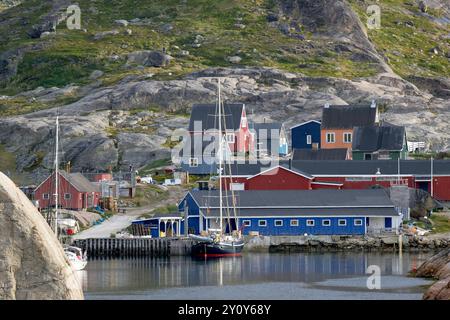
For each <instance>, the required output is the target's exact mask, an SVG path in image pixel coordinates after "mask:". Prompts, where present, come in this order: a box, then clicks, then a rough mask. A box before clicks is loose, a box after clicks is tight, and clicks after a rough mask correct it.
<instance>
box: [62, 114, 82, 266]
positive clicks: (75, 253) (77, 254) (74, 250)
mask: <svg viewBox="0 0 450 320" xmlns="http://www.w3.org/2000/svg"><path fill="white" fill-rule="evenodd" d="M54 196H55V219H54V228H55V235H56V237H57V238H58V239H59V237H58V236H59V229H60V227H61V225H63V224H64V223H67V222H68V221H67V219H61V220H62V223H60V221H59V220H60V219H59V118H58V117H56V137H55V194H54ZM63 249H64V254H65V255H66V257H67V260H69V263H70V265H71V267H72V270H74V271H80V270H83V269H84V268H85V267H86V265H87V254H86V252H84V253H83V250H82V249H81V248H78V247H75V246H65V247H64V248H63Z"/></svg>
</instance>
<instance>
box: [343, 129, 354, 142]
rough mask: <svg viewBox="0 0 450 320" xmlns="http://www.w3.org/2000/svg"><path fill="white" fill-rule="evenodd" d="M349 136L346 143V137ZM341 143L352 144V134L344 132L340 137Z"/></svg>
mask: <svg viewBox="0 0 450 320" xmlns="http://www.w3.org/2000/svg"><path fill="white" fill-rule="evenodd" d="M347 136H349V137H350V140H348V141H347V139H346V137H347ZM342 141H344V143H352V141H353V134H352V133H351V132H344V134H343V135H342Z"/></svg>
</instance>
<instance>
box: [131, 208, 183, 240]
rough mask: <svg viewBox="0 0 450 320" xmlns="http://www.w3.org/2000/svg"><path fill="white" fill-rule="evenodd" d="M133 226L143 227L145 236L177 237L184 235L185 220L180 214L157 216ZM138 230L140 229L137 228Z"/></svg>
mask: <svg viewBox="0 0 450 320" xmlns="http://www.w3.org/2000/svg"><path fill="white" fill-rule="evenodd" d="M131 224H132V226H133V227H134V226H142V228H140V229H141V230H142V231H143V234H139V235H146V236H151V237H152V238H162V237H176V236H180V235H183V234H184V220H183V217H182V215H181V214H180V213H179V212H175V213H170V214H155V215H154V216H153V217H151V218H148V219H139V220H134V221H132V222H131ZM136 229H138V228H136Z"/></svg>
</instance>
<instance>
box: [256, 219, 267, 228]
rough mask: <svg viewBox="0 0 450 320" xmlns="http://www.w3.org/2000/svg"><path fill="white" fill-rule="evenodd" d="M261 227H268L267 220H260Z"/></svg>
mask: <svg viewBox="0 0 450 320" xmlns="http://www.w3.org/2000/svg"><path fill="white" fill-rule="evenodd" d="M258 226H259V227H267V220H258Z"/></svg>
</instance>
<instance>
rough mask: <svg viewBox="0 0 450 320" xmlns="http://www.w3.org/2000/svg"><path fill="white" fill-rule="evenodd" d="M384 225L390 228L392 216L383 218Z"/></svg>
mask: <svg viewBox="0 0 450 320" xmlns="http://www.w3.org/2000/svg"><path fill="white" fill-rule="evenodd" d="M384 227H385V228H386V229H390V228H392V218H384Z"/></svg>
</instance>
